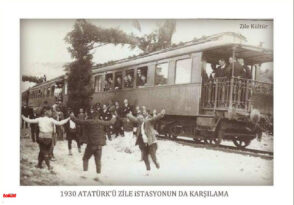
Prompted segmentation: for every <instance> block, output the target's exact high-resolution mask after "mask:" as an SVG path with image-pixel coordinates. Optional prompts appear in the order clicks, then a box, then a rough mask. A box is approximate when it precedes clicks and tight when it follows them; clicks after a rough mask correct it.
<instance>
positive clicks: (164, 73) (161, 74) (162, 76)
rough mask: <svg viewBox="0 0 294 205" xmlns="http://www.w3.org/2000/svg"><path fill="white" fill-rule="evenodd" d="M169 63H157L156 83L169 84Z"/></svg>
mask: <svg viewBox="0 0 294 205" xmlns="http://www.w3.org/2000/svg"><path fill="white" fill-rule="evenodd" d="M167 78H168V63H161V64H157V65H156V67H155V85H165V84H167Z"/></svg>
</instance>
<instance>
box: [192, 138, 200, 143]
mask: <svg viewBox="0 0 294 205" xmlns="http://www.w3.org/2000/svg"><path fill="white" fill-rule="evenodd" d="M193 140H194V142H196V143H200V142H201V140H200V139H198V138H193Z"/></svg>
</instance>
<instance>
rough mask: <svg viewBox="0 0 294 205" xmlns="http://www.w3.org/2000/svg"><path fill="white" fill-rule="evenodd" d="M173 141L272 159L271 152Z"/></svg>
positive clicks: (187, 141)
mask: <svg viewBox="0 0 294 205" xmlns="http://www.w3.org/2000/svg"><path fill="white" fill-rule="evenodd" d="M158 138H160V139H161V140H171V139H168V138H166V137H164V136H158ZM173 141H175V142H177V143H180V144H184V145H189V146H192V147H197V148H205V149H208V150H215V151H223V152H227V153H236V154H240V155H245V156H253V157H260V158H262V159H267V160H271V159H273V152H269V151H263V150H255V149H247V148H244V149H239V148H237V147H233V146H228V145H218V146H215V145H210V144H205V143H201V142H200V143H199V142H197V143H196V142H194V141H190V140H185V139H179V138H178V139H176V140H173Z"/></svg>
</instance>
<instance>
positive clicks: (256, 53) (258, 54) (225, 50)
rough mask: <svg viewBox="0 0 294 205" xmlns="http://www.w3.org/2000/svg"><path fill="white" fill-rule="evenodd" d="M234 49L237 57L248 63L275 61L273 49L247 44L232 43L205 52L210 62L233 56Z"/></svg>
mask: <svg viewBox="0 0 294 205" xmlns="http://www.w3.org/2000/svg"><path fill="white" fill-rule="evenodd" d="M233 49H234V50H235V56H236V58H243V59H245V61H246V64H248V65H254V64H260V63H266V62H272V61H273V51H272V50H270V49H264V48H262V47H256V46H251V45H246V44H231V45H224V46H221V47H216V48H211V49H208V50H206V51H204V52H205V56H206V58H208V59H209V60H208V61H210V62H214V63H217V61H218V60H219V59H220V58H228V56H232V52H233Z"/></svg>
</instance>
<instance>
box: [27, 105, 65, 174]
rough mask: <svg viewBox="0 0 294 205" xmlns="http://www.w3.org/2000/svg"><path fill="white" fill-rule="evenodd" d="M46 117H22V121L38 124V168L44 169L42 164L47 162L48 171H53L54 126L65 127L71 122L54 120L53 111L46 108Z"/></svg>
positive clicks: (44, 110)
mask: <svg viewBox="0 0 294 205" xmlns="http://www.w3.org/2000/svg"><path fill="white" fill-rule="evenodd" d="M43 112H44V116H43V117H38V118H35V119H29V118H26V117H25V116H23V115H22V119H23V120H24V121H25V122H28V123H35V124H38V126H39V130H40V132H39V146H40V152H39V157H38V165H37V167H38V168H42V162H43V161H44V160H45V163H46V165H47V167H48V169H52V167H51V166H50V161H49V159H50V151H51V150H50V149H51V145H52V133H53V129H54V126H55V125H57V126H61V125H64V124H65V123H67V122H68V121H69V118H67V119H65V120H61V121H57V120H55V119H53V118H52V117H51V116H52V111H51V109H50V108H44V109H43Z"/></svg>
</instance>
